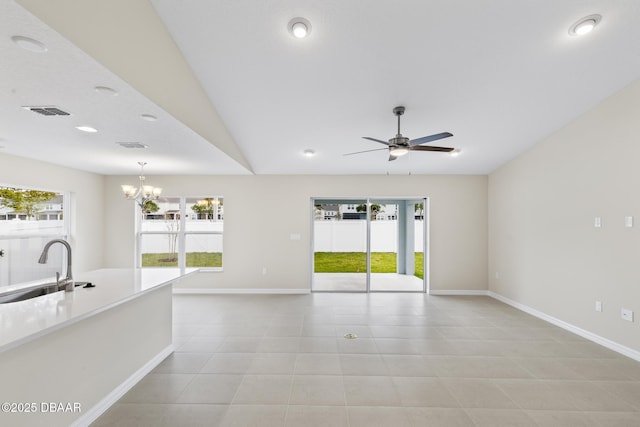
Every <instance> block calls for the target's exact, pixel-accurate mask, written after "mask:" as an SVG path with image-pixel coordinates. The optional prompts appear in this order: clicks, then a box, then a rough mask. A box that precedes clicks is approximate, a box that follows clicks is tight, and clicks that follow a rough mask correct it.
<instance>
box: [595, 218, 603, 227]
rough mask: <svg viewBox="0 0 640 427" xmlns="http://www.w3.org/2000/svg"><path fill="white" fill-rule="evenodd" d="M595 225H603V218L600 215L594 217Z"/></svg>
mask: <svg viewBox="0 0 640 427" xmlns="http://www.w3.org/2000/svg"><path fill="white" fill-rule="evenodd" d="M593 226H594V227H595V228H600V227H602V218H600V217H599V216H597V217H595V218H594V219H593Z"/></svg>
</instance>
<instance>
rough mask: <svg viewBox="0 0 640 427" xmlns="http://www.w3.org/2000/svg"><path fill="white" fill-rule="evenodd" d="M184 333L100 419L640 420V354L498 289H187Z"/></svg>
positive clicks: (163, 422)
mask: <svg viewBox="0 0 640 427" xmlns="http://www.w3.org/2000/svg"><path fill="white" fill-rule="evenodd" d="M345 333H356V334H357V335H358V338H357V339H355V340H347V339H345V338H344V337H343V335H344V334H345ZM174 344H175V347H176V352H175V353H174V354H173V355H171V356H169V357H168V358H167V359H166V360H165V361H163V362H162V363H161V364H160V365H159V366H158V367H157V368H156V369H155V370H154V371H153V372H151V373H150V374H149V375H147V376H146V377H145V378H143V379H142V380H141V381H140V382H139V383H138V384H137V385H136V386H135V387H134V388H133V389H132V390H131V391H129V392H128V393H127V394H126V395H125V396H123V398H122V399H120V401H118V402H117V403H116V404H115V405H114V406H113V407H112V408H110V409H109V410H108V411H107V412H106V413H105V414H103V416H102V417H100V418H99V419H98V420H97V421H96V422H95V423H94V424H93V425H94V426H154V427H155V426H260V427H270V426H278V427H289V426H292V427H293V426H295V427H303V426H330V427H341V426H344V427H360V426H363V427H365V426H366V427H374V426H390V427H401V426H447V427H449V426H491V427H499V426H509V427H512V426H607V427H610V426H640V363H639V362H636V361H634V360H631V359H628V358H625V357H623V356H621V355H619V354H617V353H614V352H612V351H610V350H608V349H606V348H604V347H601V346H598V345H596V344H594V343H592V342H589V341H587V340H584V339H582V338H581V337H579V336H576V335H573V334H571V333H569V332H566V331H564V330H562V329H560V328H557V327H555V326H553V325H550V324H548V323H546V322H544V321H542V320H539V319H536V318H534V317H531V316H529V315H527V314H525V313H523V312H520V311H518V310H515V309H513V308H511V307H509V306H507V305H504V304H502V303H500V302H498V301H496V300H493V299H491V298H488V297H461V296H452V297H445V296H428V295H424V294H311V295H249V296H247V295H206V296H205V295H197V296H196V295H176V296H174Z"/></svg>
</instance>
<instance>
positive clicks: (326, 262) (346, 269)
mask: <svg viewBox="0 0 640 427" xmlns="http://www.w3.org/2000/svg"><path fill="white" fill-rule="evenodd" d="M422 260H423V253H422V252H416V256H415V263H416V264H415V266H416V267H415V269H416V273H415V275H416V277H419V278H421V279H422V278H423V274H422ZM366 271H367V255H366V254H365V253H363V252H315V253H314V272H316V273H365V272H366ZM371 272H372V273H395V272H396V254H395V253H394V252H372V253H371Z"/></svg>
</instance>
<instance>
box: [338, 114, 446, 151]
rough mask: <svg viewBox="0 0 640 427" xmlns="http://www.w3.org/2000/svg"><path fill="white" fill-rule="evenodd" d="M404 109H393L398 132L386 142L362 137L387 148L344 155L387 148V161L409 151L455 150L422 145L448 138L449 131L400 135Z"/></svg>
mask: <svg viewBox="0 0 640 427" xmlns="http://www.w3.org/2000/svg"><path fill="white" fill-rule="evenodd" d="M404 111H405V108H404V107H403V106H401V105H399V106H397V107H395V108H394V109H393V114H394V115H395V116H396V117H397V118H398V133H397V134H396V136H395V137H394V138H391V139H389V141H388V142H385V141H382V140H380V139H376V138H371V137H369V136H363V138H364V139H368V140H369V141H373V142H378V143H380V144H384V145H386V146H387V148H377V149H374V150H365V151H357V152H355V153H347V154H345V156H350V155H352V154H360V153H368V152H370V151H380V150H389V161H393V160H395V159H397V158H398V157H401V156H404V155H405V154H407V153H408V152H409V151H441V152H446V153H450V152H453V151H454V150H455V148H452V147H434V146H431V145H427V146H425V145H422V144H426V143H428V142H432V141H437V140H439V139H443V138H449V137H451V136H453V134H452V133H450V132H441V133H436V134H433V135H429V136H423V137H422V138H417V139H409V138H407V137H405V136H402V133H400V116H402V115H403V114H404Z"/></svg>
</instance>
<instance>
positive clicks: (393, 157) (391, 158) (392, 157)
mask: <svg viewBox="0 0 640 427" xmlns="http://www.w3.org/2000/svg"><path fill="white" fill-rule="evenodd" d="M395 159H397V157H396V156H392V155H391V154H389V161H392V160H395Z"/></svg>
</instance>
